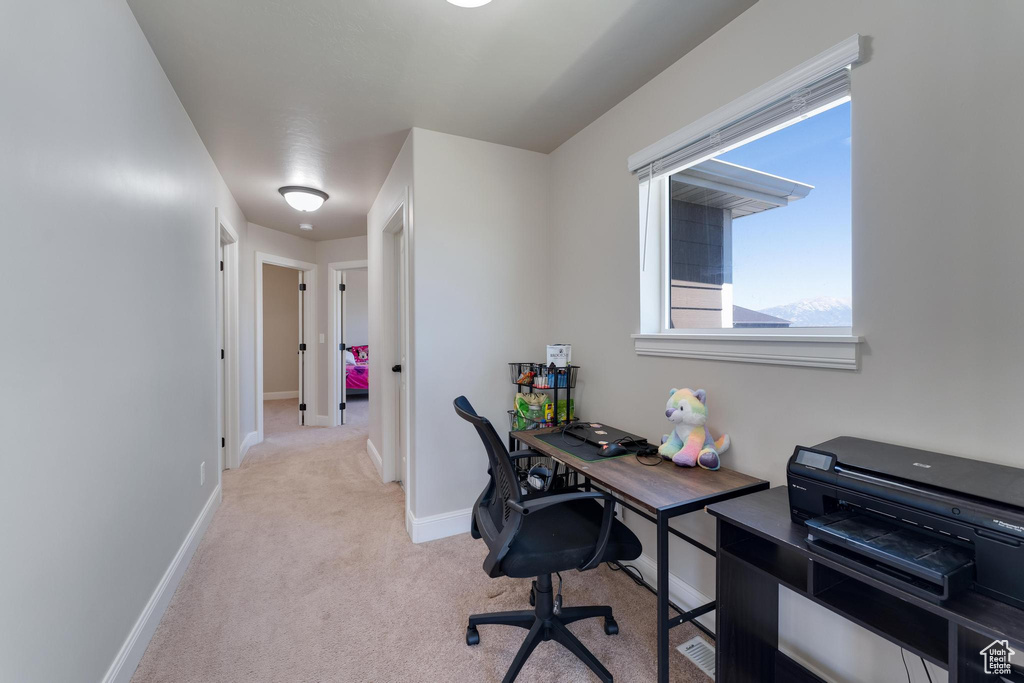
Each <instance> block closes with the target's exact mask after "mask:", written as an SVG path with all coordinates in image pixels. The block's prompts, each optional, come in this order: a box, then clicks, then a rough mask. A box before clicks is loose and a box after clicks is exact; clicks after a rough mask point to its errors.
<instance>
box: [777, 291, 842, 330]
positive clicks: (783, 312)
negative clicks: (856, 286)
mask: <svg viewBox="0 0 1024 683" xmlns="http://www.w3.org/2000/svg"><path fill="white" fill-rule="evenodd" d="M760 312H761V313H766V314H768V315H774V316H775V317H776V318H782V319H783V320H789V321H790V322H791V323H792V327H850V326H851V325H853V308H852V307H851V306H850V300H849V299H838V298H836V297H832V296H819V297H816V298H814V299H802V300H800V301H795V302H793V303H791V304H785V305H782V306H772V307H771V308H764V309H761V311H760Z"/></svg>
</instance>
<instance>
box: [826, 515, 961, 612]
mask: <svg viewBox="0 0 1024 683" xmlns="http://www.w3.org/2000/svg"><path fill="white" fill-rule="evenodd" d="M806 524H807V527H808V536H807V546H808V548H809V549H810V550H812V551H814V552H816V553H818V554H820V555H823V556H825V557H828V558H830V559H832V560H835V561H837V562H840V563H842V564H845V565H853V566H855V567H856V568H857V569H858V570H859V571H862V572H864V573H865V574H868V575H869V576H871V577H873V578H876V579H878V580H879V581H884V582H885V583H888V584H889V585H892V586H895V587H898V588H900V589H902V590H905V591H907V592H908V593H912V594H914V595H917V596H919V597H922V598H924V599H926V600H929V601H932V602H941V601H943V600H946V599H948V598H950V597H952V596H953V595H955V594H957V593H959V592H960V591H962V590H965V589H967V588H968V587H969V586H970V584H971V582H972V581H973V580H974V560H973V559H972V558H971V556H970V554H969V553H968V551H967V550H965V549H963V548H961V547H960V546H958V545H955V544H952V543H946V542H943V541H941V540H938V539H934V538H932V537H931V536H929V535H927V534H924V533H920V532H917V531H914V530H912V529H906V528H903V527H901V526H898V525H896V524H892V523H889V522H887V521H884V520H879V519H876V518H874V517H872V516H869V515H865V514H862V513H853V512H847V511H843V512H837V513H833V514H830V515H825V516H824V517H817V518H814V519H810V520H807V522H806Z"/></svg>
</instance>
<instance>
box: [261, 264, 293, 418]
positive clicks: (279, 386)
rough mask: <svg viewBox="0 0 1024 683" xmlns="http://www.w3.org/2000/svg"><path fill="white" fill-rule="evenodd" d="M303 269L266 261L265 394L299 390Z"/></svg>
mask: <svg viewBox="0 0 1024 683" xmlns="http://www.w3.org/2000/svg"><path fill="white" fill-rule="evenodd" d="M298 348H299V271H297V270H292V269H291V268H282V267H280V266H272V265H270V264H269V263H264V264H263V394H264V398H265V397H266V395H267V394H273V393H281V392H292V391H294V392H296V393H297V392H298V391H299V357H298Z"/></svg>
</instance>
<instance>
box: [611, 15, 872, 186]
mask: <svg viewBox="0 0 1024 683" xmlns="http://www.w3.org/2000/svg"><path fill="white" fill-rule="evenodd" d="M859 59H860V36H859V35H853V36H851V37H850V38H847V39H846V40H844V41H843V42H842V43H840V44H838V45H836V46H835V47H833V48H831V49H829V50H826V51H825V52H823V53H821V54H820V55H818V56H817V57H814V58H813V59H810V60H808V61H806V62H804V63H803V64H801V65H800V66H798V67H796V68H794V69H792V70H790V71H788V72H786V73H785V74H783V75H782V76H779V77H778V78H776V79H774V80H772V81H770V82H768V83H766V84H765V85H763V86H761V87H760V88H757V89H756V90H753V91H751V92H750V93H748V94H747V95H744V96H743V97H741V98H739V99H738V100H735V101H733V102H730V103H729V104H727V105H725V106H724V107H721V108H720V109H718V110H716V111H714V112H712V113H710V114H708V115H707V116H705V117H703V118H701V119H699V120H697V121H695V122H694V123H692V124H690V125H689V126H686V127H685V128H682V129H680V130H678V131H676V132H675V133H673V134H671V135H669V136H667V137H665V138H663V139H661V140H659V141H658V142H656V143H654V144H653V145H650V146H649V147H646V148H645V149H643V150H641V151H639V152H637V153H636V154H633V155H632V156H630V157H629V162H628V163H629V170H630V172H631V173H635V174H636V175H637V178H638V179H639V180H640V182H644V181H646V180H647V179H648V178H650V177H655V178H656V177H658V176H660V175H664V174H666V173H673V172H675V171H676V170H679V169H682V168H684V167H686V166H691V165H693V164H695V163H699V162H700V161H703V160H705V159H709V158H711V157H713V156H716V155H717V154H721V153H722V152H725V151H727V150H729V149H731V148H733V147H736V146H738V145H740V144H742V143H744V142H747V141H749V140H751V139H753V138H755V137H758V136H760V135H766V134H768V133H769V132H771V131H773V130H775V129H777V128H779V127H781V126H783V125H785V124H787V123H791V122H793V121H795V120H799V119H801V118H805V117H807V116H811V115H813V114H816V113H818V112H819V111H822V110H824V109H827V108H829V107H831V106H835V105H836V104H840V103H842V102H844V101H846V99H847V98H849V96H850V74H849V67H850V66H851V65H852V64H854V63H855V62H857V61H858V60H859Z"/></svg>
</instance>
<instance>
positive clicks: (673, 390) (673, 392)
mask: <svg viewBox="0 0 1024 683" xmlns="http://www.w3.org/2000/svg"><path fill="white" fill-rule="evenodd" d="M677 391H679V390H678V389H669V390H668V395H669V396H675V394H676V392H677Z"/></svg>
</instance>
